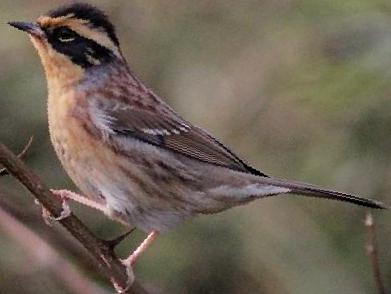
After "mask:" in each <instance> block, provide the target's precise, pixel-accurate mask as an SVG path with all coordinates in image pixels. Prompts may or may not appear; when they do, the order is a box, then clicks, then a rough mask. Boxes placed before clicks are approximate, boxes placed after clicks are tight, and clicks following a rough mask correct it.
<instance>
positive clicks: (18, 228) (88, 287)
mask: <svg viewBox="0 0 391 294" xmlns="http://www.w3.org/2000/svg"><path fill="white" fill-rule="evenodd" d="M0 227H1V228H2V230H3V231H4V232H6V233H7V234H8V235H9V236H10V237H11V238H12V239H13V240H14V241H15V242H16V243H17V244H18V245H19V246H20V247H22V248H23V252H26V253H27V255H28V256H29V257H30V258H31V259H33V260H35V263H36V264H38V265H43V266H44V267H46V268H47V269H48V270H49V271H50V272H53V273H54V274H55V275H56V276H57V278H58V279H59V280H62V282H63V284H64V286H65V287H67V288H68V289H69V290H70V291H71V292H72V293H79V294H104V293H106V294H107V292H106V291H104V290H103V289H101V288H99V287H98V286H97V285H95V284H94V283H92V282H90V281H89V280H88V279H87V278H85V277H84V276H83V275H81V274H80V273H79V272H78V270H77V269H76V268H75V266H74V265H72V264H71V263H70V262H69V261H67V260H66V259H65V258H63V257H62V256H61V255H60V254H58V253H57V251H56V250H54V249H53V248H52V247H51V246H50V245H49V244H48V243H46V242H45V241H44V240H43V239H42V238H40V237H39V236H38V235H37V234H36V233H34V232H33V231H32V230H31V229H29V228H28V227H26V226H25V225H24V224H23V223H21V222H20V221H18V220H17V219H16V218H14V217H13V216H12V215H11V214H9V213H8V212H7V211H6V210H4V209H3V208H2V207H0ZM26 241H27V242H26ZM59 264H61V266H58V265H59Z"/></svg>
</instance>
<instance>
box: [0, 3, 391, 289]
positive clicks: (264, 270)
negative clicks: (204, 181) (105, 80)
mask: <svg viewBox="0 0 391 294" xmlns="http://www.w3.org/2000/svg"><path fill="white" fill-rule="evenodd" d="M62 3H64V2H63V1H43V0H39V1H38V0H37V1H22V0H12V1H10V0H2V1H1V12H0V34H1V38H2V40H1V42H0V54H1V56H2V58H1V61H0V124H1V128H0V142H2V143H4V144H6V145H8V146H9V147H10V148H11V149H12V150H14V151H15V152H18V151H20V150H21V149H22V148H23V146H24V145H25V144H26V142H27V141H28V138H29V137H30V136H31V135H34V142H33V144H32V146H31V149H30V150H29V152H28V154H27V156H26V157H25V161H26V162H27V164H28V165H29V166H30V167H31V168H32V169H34V171H36V172H37V173H38V174H39V175H40V176H41V177H42V178H43V179H44V180H45V182H46V183H47V184H48V185H50V186H51V187H53V188H69V189H73V190H75V189H76V188H75V187H74V186H73V184H72V183H71V182H70V180H69V179H68V177H67V175H66V174H65V173H64V171H63V170H62V168H61V166H60V164H59V162H58V160H57V158H56V156H55V154H54V152H53V149H52V147H51V145H50V143H49V137H48V130H47V120H46V81H45V79H44V75H43V70H42V68H41V64H40V61H39V59H38V56H37V54H36V52H35V50H34V49H33V47H32V45H31V44H30V42H29V40H28V38H27V37H26V35H24V34H22V33H21V32H18V31H16V30H14V29H12V28H10V27H9V26H8V25H6V22H7V21H9V20H34V19H35V18H36V17H37V16H39V15H40V14H42V13H45V12H46V11H47V10H49V9H52V8H55V7H56V6H57V5H59V4H62ZM90 3H92V4H96V5H98V6H99V7H101V8H102V9H104V10H106V11H107V13H108V14H109V15H110V17H111V19H112V20H113V21H114V23H115V25H116V26H117V31H118V35H119V37H120V40H122V49H123V52H124V54H125V56H127V58H128V61H129V63H130V65H131V67H132V68H133V70H134V71H135V72H137V73H138V75H139V77H141V78H142V79H143V80H144V81H145V82H146V83H147V85H149V86H150V87H152V88H153V89H154V90H156V92H157V93H159V94H160V95H161V96H163V97H165V99H166V100H167V101H168V102H169V103H170V104H171V105H172V106H173V107H174V108H175V109H177V110H178V112H179V113H180V114H181V115H182V116H184V117H185V118H187V119H188V120H190V121H191V122H193V123H195V124H197V125H199V126H202V127H204V128H206V129H208V130H209V131H210V132H212V133H213V134H215V135H216V136H217V137H218V138H220V139H221V140H222V141H223V142H225V143H226V144H227V145H228V146H231V147H232V148H233V149H234V150H235V151H236V152H237V153H238V154H239V155H241V156H243V157H244V158H245V159H247V161H248V162H250V163H252V165H253V166H254V167H256V168H258V169H260V170H262V171H264V172H265V173H267V174H272V175H275V176H279V177H287V178H292V179H296V180H301V181H307V182H311V183H314V184H317V185H321V186H324V187H328V188H333V189H338V190H341V191H346V192H351V193H357V194H360V195H363V196H369V197H373V198H376V199H379V200H382V201H385V202H387V203H388V204H390V203H391V196H390V193H391V181H390V178H391V83H390V78H391V2H390V1H389V0H345V1H337V0H329V1H324V0H301V1H300V0H280V1H251V0H246V1H226V0H217V1H207V0H201V1H175V0H167V1H158V0H151V1H141V0H132V1H126V0H123V1H109V0H105V1H103V0H101V1H90ZM0 207H3V208H7V210H8V211H12V212H13V214H14V215H15V216H16V217H17V219H19V220H20V221H21V222H22V223H23V224H25V225H27V226H28V228H30V229H31V230H32V232H35V233H36V234H38V235H39V236H40V237H41V238H42V239H43V240H46V241H47V242H48V243H49V244H51V246H53V247H54V248H55V249H56V251H57V252H59V253H60V255H61V256H62V257H63V258H65V259H66V260H68V261H69V262H70V263H71V264H72V266H74V267H75V269H76V270H77V271H80V273H81V274H82V275H84V276H85V277H87V278H88V279H89V280H91V281H93V282H94V283H96V285H97V287H99V289H100V290H99V291H102V292H101V293H110V292H112V289H111V287H110V285H108V283H107V282H106V281H105V280H104V279H103V278H102V277H101V276H100V275H99V274H97V273H96V272H95V268H94V265H93V264H92V263H91V261H90V260H89V259H88V258H87V257H86V254H85V252H84V251H83V250H82V249H81V248H80V246H79V245H78V244H76V243H74V242H73V241H72V239H71V238H70V237H69V234H68V233H67V232H65V231H64V230H63V229H62V228H60V226H59V225H56V224H55V225H54V226H53V228H50V227H48V226H45V225H44V223H43V221H42V219H41V218H40V210H39V207H38V206H36V205H34V202H33V200H32V198H31V197H30V196H29V195H28V192H26V191H25V190H24V189H22V188H21V187H20V185H19V184H17V183H16V181H15V180H14V179H12V178H11V177H2V178H1V179H0ZM73 209H74V211H76V214H77V215H78V216H80V218H81V219H82V220H83V221H85V222H86V223H87V224H88V226H89V227H90V228H91V229H92V230H93V231H94V232H96V234H97V235H99V236H101V237H104V238H113V237H116V236H118V235H119V234H120V233H123V232H124V231H125V230H126V229H125V228H124V227H121V226H120V225H118V224H116V223H114V222H112V221H110V220H108V219H106V218H105V217H103V216H99V217H97V215H96V213H95V211H92V210H90V209H88V208H82V207H80V206H77V205H74V206H73ZM365 213H366V209H364V208H361V207H356V206H352V205H349V204H345V203H338V202H332V201H327V200H317V199H308V198H301V197H295V196H292V197H291V196H290V197H273V198H269V199H265V200H262V201H256V202H253V203H251V204H249V205H246V206H242V207H237V208H234V209H231V210H229V211H226V212H223V213H220V214H217V215H213V216H201V217H199V218H196V219H194V220H192V221H190V222H187V223H186V224H184V225H182V226H181V227H179V228H178V229H176V230H174V231H171V232H169V233H167V234H165V235H163V236H161V237H160V238H159V240H158V242H156V243H155V244H154V245H153V246H152V247H151V248H150V250H149V251H148V252H147V253H146V254H145V255H144V256H143V257H142V258H141V259H140V260H139V263H138V264H137V266H136V268H135V273H136V276H137V278H138V280H139V281H140V282H141V283H142V284H143V285H145V286H146V287H148V288H149V289H152V290H153V291H154V292H156V293H277V294H278V293H298V294H299V293H318V294H320V293H355V294H359V293H376V288H375V286H374V282H373V278H372V269H371V266H370V262H369V260H368V258H367V256H366V252H365V244H366V229H365V227H364V225H363V220H364V216H365ZM373 213H374V216H375V220H376V223H377V229H378V243H379V251H380V252H379V254H380V266H381V269H382V272H383V278H384V281H385V284H386V288H387V289H389V290H390V289H391V251H390V248H391V226H390V223H391V215H390V213H389V212H384V211H374V212H373ZM0 223H2V224H0V293H53V294H56V293H78V292H77V290H74V289H73V290H72V288H71V287H69V284H67V283H66V282H65V281H64V279H62V278H61V274H60V275H58V274H57V275H56V274H55V271H56V270H58V269H63V267H64V263H63V262H61V261H58V260H57V259H53V258H51V257H50V254H46V253H45V252H46V251H45V250H44V249H42V250H41V247H39V246H38V245H37V246H38V247H37V246H36V245H34V244H35V243H34V240H33V239H31V238H32V237H31V238H30V237H29V235H25V234H18V232H16V233H15V232H14V233H12V230H9V228H8V229H7V228H6V224H5V221H4V219H3V221H0ZM11 228H12V226H11ZM144 237H145V235H144V234H143V233H141V232H135V233H133V234H132V235H131V236H130V237H128V238H127V239H126V241H124V242H123V243H122V244H121V245H120V247H119V248H118V253H119V254H120V255H122V256H125V255H127V254H128V253H129V251H131V250H133V249H134V248H135V246H137V244H138V243H139V242H141V241H142V239H143V238H144ZM29 247H30V249H31V248H35V249H37V248H39V252H41V255H39V254H38V257H39V258H38V259H37V256H36V257H34V256H33V255H31V252H30V251H31V250H29ZM45 254H46V255H45ZM47 255H48V256H47ZM53 266H54V267H53ZM54 269H56V270H54ZM65 274H66V273H64V275H65ZM390 291H391V290H390ZM85 293H87V290H86V291H85ZM90 293H98V292H96V291H95V292H94V291H91V292H90Z"/></svg>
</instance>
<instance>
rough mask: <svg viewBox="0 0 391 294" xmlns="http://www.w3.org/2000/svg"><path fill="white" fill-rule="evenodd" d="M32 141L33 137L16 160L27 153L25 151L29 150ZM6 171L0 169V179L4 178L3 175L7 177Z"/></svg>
mask: <svg viewBox="0 0 391 294" xmlns="http://www.w3.org/2000/svg"><path fill="white" fill-rule="evenodd" d="M33 139H34V136H31V137H30V139H29V140H28V142H27V144H26V146H24V148H23V150H22V152H20V153H19V154H18V158H23V156H24V155H25V154H26V153H27V150H29V149H30V146H31V143H33ZM8 174H9V173H8V171H7V169H6V168H2V169H0V177H1V176H5V175H8Z"/></svg>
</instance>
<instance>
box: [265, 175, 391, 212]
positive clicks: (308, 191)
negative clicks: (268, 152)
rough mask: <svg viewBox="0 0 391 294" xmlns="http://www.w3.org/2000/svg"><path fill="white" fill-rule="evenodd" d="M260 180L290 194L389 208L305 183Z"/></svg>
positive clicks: (373, 201) (272, 179)
mask: <svg viewBox="0 0 391 294" xmlns="http://www.w3.org/2000/svg"><path fill="white" fill-rule="evenodd" d="M262 182H264V183H268V184H272V185H275V186H277V187H282V188H287V189H289V190H290V191H289V192H288V193H290V194H299V195H303V196H309V197H318V198H325V199H332V200H338V201H345V202H350V203H354V204H357V205H361V206H366V207H371V208H378V209H388V208H389V207H388V206H387V205H385V204H384V203H382V202H381V201H378V200H374V199H368V198H363V197H359V196H355V195H351V194H346V193H342V192H337V191H332V190H327V189H322V188H319V187H316V186H313V185H310V184H306V183H300V182H295V181H287V180H283V179H278V178H264V179H262Z"/></svg>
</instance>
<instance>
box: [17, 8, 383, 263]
mask: <svg viewBox="0 0 391 294" xmlns="http://www.w3.org/2000/svg"><path fill="white" fill-rule="evenodd" d="M10 25H12V26H14V27H16V28H18V29H20V30H22V31H26V32H27V33H29V35H30V37H31V41H32V42H33V44H34V46H35V48H36V49H37V50H38V53H39V56H40V58H41V60H42V63H43V67H44V69H45V73H46V78H47V83H48V92H49V93H48V95H49V98H48V115H49V129H50V137H51V141H52V143H53V146H54V148H55V150H56V153H57V155H58V157H59V159H60V161H61V163H62V165H63V166H64V168H65V170H66V171H67V172H68V174H69V176H70V177H71V178H72V180H73V181H74V182H75V183H76V185H77V186H78V187H79V188H80V190H81V191H82V192H83V193H84V195H85V197H84V196H80V195H77V194H74V193H72V192H67V191H65V192H64V191H62V192H58V194H60V195H62V196H65V197H68V198H72V199H75V200H77V201H79V202H81V203H84V204H87V205H90V206H93V207H95V208H98V209H100V210H102V211H103V212H105V213H106V214H107V215H108V216H110V217H112V218H116V219H119V220H121V221H122V222H124V223H126V224H131V225H134V226H136V227H137V228H139V229H141V230H143V231H144V232H147V233H149V236H148V237H147V239H146V240H145V241H144V242H143V243H142V244H141V245H140V247H139V248H138V249H137V250H136V251H135V252H134V253H133V254H132V255H131V256H130V257H129V258H128V259H127V260H126V263H127V264H128V265H131V264H133V263H134V261H135V260H136V258H137V257H138V256H139V255H140V254H141V252H143V251H144V250H145V248H146V247H148V245H149V244H150V243H151V242H152V241H153V240H154V239H155V237H156V236H157V234H158V233H159V232H163V231H166V230H168V229H170V228H173V227H175V226H176V225H178V224H180V223H181V222H182V221H184V220H186V219H188V218H190V217H193V216H195V215H198V214H210V213H216V212H219V211H223V210H225V209H228V208H230V207H233V206H237V205H242V204H245V203H248V202H250V201H252V200H255V199H259V198H264V197H268V196H273V195H278V194H300V195H304V196H311V197H318V198H328V199H334V200H340V201H347V202H351V203H354V204H358V205H363V206H367V207H372V208H385V205H383V204H382V203H381V202H378V201H376V200H371V199H365V198H361V197H358V196H353V195H349V194H345V193H341V192H336V191H330V190H326V189H322V188H318V187H315V186H313V185H310V184H305V183H298V182H294V181H289V180H283V179H278V178H275V177H270V176H267V175H265V174H264V173H262V172H260V171H258V170H256V169H255V168H253V167H251V166H249V165H248V164H247V163H245V162H244V161H243V160H242V159H240V158H239V157H238V156H237V155H235V153H233V152H232V151H231V150H230V149H229V148H227V147H226V146H224V145H223V144H222V143H221V142H220V141H218V140H217V139H216V138H214V137H213V136H212V135H210V134H209V133H207V132H206V131H204V130H203V129H201V128H198V127H196V126H194V125H192V124H191V123H189V122H188V121H186V120H185V119H183V118H182V117H180V116H179V115H178V114H177V113H176V112H175V111H174V110H173V109H172V108H171V107H170V106H168V105H167V104H166V103H165V102H164V101H163V100H162V99H161V98H160V97H159V96H158V95H156V94H155V93H154V92H153V91H152V90H151V89H149V88H147V87H146V86H145V85H144V84H143V83H142V82H141V81H140V80H139V79H138V78H137V77H136V76H135V75H134V74H133V72H132V71H131V70H130V69H129V67H128V64H127V62H126V60H125V58H124V56H123V55H122V52H121V49H120V46H119V41H118V38H117V36H116V33H115V30H114V26H113V25H112V23H111V22H110V21H109V20H108V18H107V16H106V15H105V14H104V13H103V12H102V11H101V10H99V9H97V8H95V7H93V6H91V5H89V4H80V3H78V4H71V5H67V6H63V7H60V8H58V9H56V10H54V11H51V12H49V13H48V14H46V15H44V16H41V17H39V18H38V20H37V21H36V22H10Z"/></svg>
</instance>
